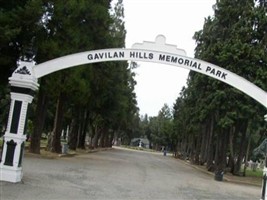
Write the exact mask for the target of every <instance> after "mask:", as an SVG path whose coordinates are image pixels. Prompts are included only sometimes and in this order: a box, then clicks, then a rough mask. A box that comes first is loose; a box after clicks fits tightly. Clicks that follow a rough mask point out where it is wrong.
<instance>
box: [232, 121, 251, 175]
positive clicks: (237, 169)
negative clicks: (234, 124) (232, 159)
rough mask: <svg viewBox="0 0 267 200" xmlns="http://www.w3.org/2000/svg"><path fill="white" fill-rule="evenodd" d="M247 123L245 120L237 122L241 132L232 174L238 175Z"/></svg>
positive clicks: (242, 156) (243, 152) (243, 151)
mask: <svg viewBox="0 0 267 200" xmlns="http://www.w3.org/2000/svg"><path fill="white" fill-rule="evenodd" d="M247 125H248V124H247V121H245V122H240V123H238V126H240V127H239V128H238V130H239V131H240V133H241V140H240V145H239V152H238V157H237V162H236V163H235V166H234V175H240V169H241V165H242V161H243V158H244V154H245V142H246V130H247Z"/></svg>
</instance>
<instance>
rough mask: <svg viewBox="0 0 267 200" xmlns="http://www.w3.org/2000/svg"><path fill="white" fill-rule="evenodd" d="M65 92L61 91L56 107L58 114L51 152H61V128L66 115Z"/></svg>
mask: <svg viewBox="0 0 267 200" xmlns="http://www.w3.org/2000/svg"><path fill="white" fill-rule="evenodd" d="M65 96H66V95H65V94H64V93H63V92H60V94H59V97H58V101H57V107H56V115H55V120H54V129H53V135H52V137H53V138H52V147H51V149H50V151H51V152H56V153H61V141H60V137H61V130H62V123H63V117H64V101H65Z"/></svg>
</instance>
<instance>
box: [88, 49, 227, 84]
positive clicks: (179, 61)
mask: <svg viewBox="0 0 267 200" xmlns="http://www.w3.org/2000/svg"><path fill="white" fill-rule="evenodd" d="M87 58H88V60H90V61H94V62H98V61H101V60H102V59H116V60H117V59H123V60H125V59H129V60H131V59H134V60H136V59H138V60H142V61H149V62H157V63H162V64H173V65H179V66H181V67H184V68H188V69H192V68H194V69H196V70H198V71H199V72H201V71H204V73H209V74H212V75H214V76H217V77H219V78H221V79H224V80H226V77H227V73H226V72H223V71H221V70H218V69H215V68H213V67H211V66H209V65H203V64H202V63H201V62H199V61H196V59H194V60H193V59H190V58H183V57H178V56H174V55H169V54H163V53H151V52H144V51H132V50H131V51H127V50H120V51H114V52H110V51H103V52H96V53H93V54H92V53H90V54H88V56H87Z"/></svg>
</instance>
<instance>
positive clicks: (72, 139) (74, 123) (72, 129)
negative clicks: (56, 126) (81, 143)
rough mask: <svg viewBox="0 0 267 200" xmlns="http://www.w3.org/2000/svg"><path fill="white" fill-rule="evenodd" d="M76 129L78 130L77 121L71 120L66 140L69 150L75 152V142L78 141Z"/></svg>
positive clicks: (75, 119)
mask: <svg viewBox="0 0 267 200" xmlns="http://www.w3.org/2000/svg"><path fill="white" fill-rule="evenodd" d="M78 129H79V124H78V119H77V118H75V117H74V118H73V119H72V121H71V126H70V132H69V138H68V145H69V148H70V149H71V150H74V151H75V150H76V148H77V141H78Z"/></svg>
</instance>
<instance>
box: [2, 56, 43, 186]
mask: <svg viewBox="0 0 267 200" xmlns="http://www.w3.org/2000/svg"><path fill="white" fill-rule="evenodd" d="M33 66H34V62H25V61H21V62H20V66H19V67H18V68H17V69H16V70H15V71H14V72H13V74H12V76H11V77H10V78H9V83H10V86H11V95H10V96H11V103H10V109H9V116H8V122H7V129H6V132H5V135H4V141H3V152H2V159H1V161H0V180H1V181H8V182H13V183H16V182H20V181H21V179H22V176H23V172H22V160H23V156H24V146H25V140H26V125H27V110H28V105H29V104H30V103H31V102H32V100H33V96H34V93H35V91H36V90H37V89H38V87H39V84H38V83H37V79H36V78H35V76H34V74H33V71H32V67H33Z"/></svg>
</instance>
